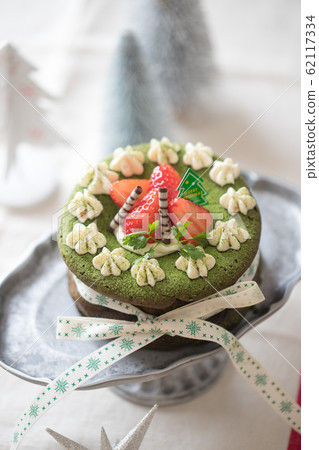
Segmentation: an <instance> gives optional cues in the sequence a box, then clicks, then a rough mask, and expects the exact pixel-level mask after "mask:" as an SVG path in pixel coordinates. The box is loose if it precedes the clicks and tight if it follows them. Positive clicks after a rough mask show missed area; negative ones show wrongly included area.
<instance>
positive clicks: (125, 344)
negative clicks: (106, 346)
mask: <svg viewBox="0 0 319 450" xmlns="http://www.w3.org/2000/svg"><path fill="white" fill-rule="evenodd" d="M121 342H122V344H121V349H122V350H127V351H129V350H132V349H133V347H134V345H135V344H134V341H133V339H126V338H123V339H122V341H121Z"/></svg>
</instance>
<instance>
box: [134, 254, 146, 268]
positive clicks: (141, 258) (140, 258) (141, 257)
mask: <svg viewBox="0 0 319 450" xmlns="http://www.w3.org/2000/svg"><path fill="white" fill-rule="evenodd" d="M143 259H144V255H143V256H140V257H139V258H136V259H135V260H134V262H133V266H135V264H138V263H139V262H141V261H142V260H143Z"/></svg>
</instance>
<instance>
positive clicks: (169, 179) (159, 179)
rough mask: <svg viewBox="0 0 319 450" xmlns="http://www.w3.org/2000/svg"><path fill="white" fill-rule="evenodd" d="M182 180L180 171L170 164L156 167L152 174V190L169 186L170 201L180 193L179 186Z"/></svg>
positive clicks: (168, 195)
mask: <svg viewBox="0 0 319 450" xmlns="http://www.w3.org/2000/svg"><path fill="white" fill-rule="evenodd" d="M181 181H182V179H181V177H180V175H179V173H178V172H176V170H175V169H173V167H172V166H171V165H170V164H163V165H161V166H157V167H155V169H154V170H153V173H152V175H151V184H150V190H152V189H155V188H157V189H158V188H160V187H166V188H167V197H168V201H170V200H172V199H173V198H175V197H176V196H177V194H178V191H177V186H178V185H179V184H180V182H181Z"/></svg>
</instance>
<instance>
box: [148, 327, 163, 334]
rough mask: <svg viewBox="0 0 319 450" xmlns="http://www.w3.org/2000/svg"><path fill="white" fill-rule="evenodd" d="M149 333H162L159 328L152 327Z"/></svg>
mask: <svg viewBox="0 0 319 450" xmlns="http://www.w3.org/2000/svg"><path fill="white" fill-rule="evenodd" d="M150 333H153V334H161V333H162V330H161V329H160V328H157V327H154V328H151V329H150Z"/></svg>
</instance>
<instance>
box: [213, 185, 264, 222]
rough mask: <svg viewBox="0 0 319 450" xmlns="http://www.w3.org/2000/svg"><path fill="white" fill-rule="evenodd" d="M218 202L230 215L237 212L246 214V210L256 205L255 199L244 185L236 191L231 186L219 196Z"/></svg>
mask: <svg viewBox="0 0 319 450" xmlns="http://www.w3.org/2000/svg"><path fill="white" fill-rule="evenodd" d="M219 203H220V204H221V205H222V206H223V207H224V208H225V209H227V211H228V212H229V214H231V215H232V216H233V215H234V214H236V213H238V212H241V213H242V214H244V215H245V216H246V214H247V213H248V211H249V210H251V209H253V208H254V207H255V206H256V200H255V199H254V197H252V196H251V195H250V192H249V190H248V189H247V188H246V187H241V188H240V189H238V191H235V189H234V188H232V187H230V188H228V190H227V192H226V193H225V194H224V195H222V196H221V197H220V199H219Z"/></svg>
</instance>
